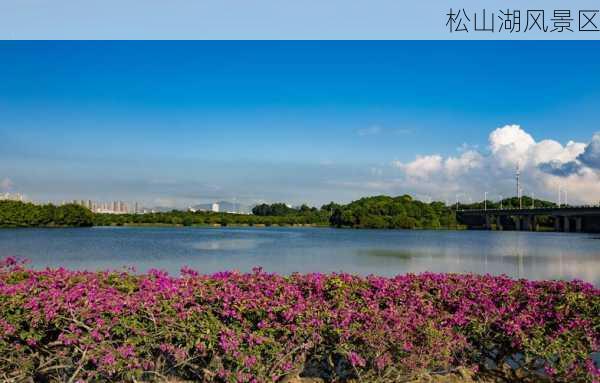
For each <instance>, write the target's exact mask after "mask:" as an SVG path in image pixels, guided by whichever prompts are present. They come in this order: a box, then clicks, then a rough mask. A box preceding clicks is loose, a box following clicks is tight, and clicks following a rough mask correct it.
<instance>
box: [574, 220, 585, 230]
mask: <svg viewBox="0 0 600 383" xmlns="http://www.w3.org/2000/svg"><path fill="white" fill-rule="evenodd" d="M581 221H583V219H582V218H581V217H575V231H576V232H577V233H581Z"/></svg>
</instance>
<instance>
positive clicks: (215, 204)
mask: <svg viewBox="0 0 600 383" xmlns="http://www.w3.org/2000/svg"><path fill="white" fill-rule="evenodd" d="M210 210H211V211H213V212H215V213H218V212H219V204H218V203H216V202H214V203H213V204H212V205H211V208H210Z"/></svg>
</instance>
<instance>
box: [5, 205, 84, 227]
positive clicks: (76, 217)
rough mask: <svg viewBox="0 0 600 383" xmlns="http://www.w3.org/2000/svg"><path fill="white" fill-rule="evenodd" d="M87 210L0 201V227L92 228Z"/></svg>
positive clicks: (80, 207) (78, 207)
mask: <svg viewBox="0 0 600 383" xmlns="http://www.w3.org/2000/svg"><path fill="white" fill-rule="evenodd" d="M92 218H93V214H92V212H91V211H89V210H88V209H86V208H84V207H82V206H79V205H75V204H67V205H62V206H54V205H51V204H49V205H34V204H32V203H23V202H18V201H0V227H3V226H4V227H50V226H74V227H83V226H92V223H93V222H92Z"/></svg>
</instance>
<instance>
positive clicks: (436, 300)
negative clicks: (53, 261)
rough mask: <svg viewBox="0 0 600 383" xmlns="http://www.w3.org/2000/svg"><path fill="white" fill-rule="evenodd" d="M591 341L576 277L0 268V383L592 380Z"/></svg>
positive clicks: (598, 295)
mask: <svg viewBox="0 0 600 383" xmlns="http://www.w3.org/2000/svg"><path fill="white" fill-rule="evenodd" d="M599 346H600V290H598V289H596V288H594V287H593V286H592V285H590V284H587V283H584V282H581V281H571V282H566V281H528V280H513V279H510V278H508V277H505V276H490V275H483V276H482V275H459V274H433V273H424V274H420V275H413V274H407V275H399V276H397V277H393V278H384V277H377V276H369V277H359V276H355V275H348V274H327V275H324V274H292V275H289V276H282V275H276V274H268V273H264V272H262V271H261V270H260V269H257V270H255V271H254V272H252V273H247V274H240V273H236V272H223V273H217V274H213V275H201V274H198V273H197V272H195V271H192V270H189V269H184V270H182V272H181V276H179V277H172V276H169V275H167V274H166V273H164V272H161V271H156V270H154V271H150V272H148V273H146V274H142V275H136V274H133V273H131V272H114V271H113V272H110V271H104V272H85V271H70V270H66V269H62V268H59V269H46V270H32V269H29V268H27V267H26V266H24V265H23V264H21V263H19V262H16V261H15V260H14V259H11V258H9V259H5V260H4V261H1V263H0V379H5V380H11V381H20V380H27V379H30V378H32V379H34V380H36V381H37V380H39V381H71V382H76V381H98V380H100V381H140V380H144V381H149V380H159V381H162V380H168V379H174V378H178V379H190V380H195V381H214V382H267V381H278V380H281V379H282V378H284V377H286V376H288V375H297V374H300V375H308V376H319V377H321V378H323V379H325V380H326V381H345V380H350V379H356V380H362V381H381V382H393V381H399V380H401V379H407V378H410V377H413V376H415V375H417V374H419V373H422V372H430V373H431V372H435V373H444V372H447V371H453V370H455V369H457V368H458V367H463V368H466V369H470V370H471V371H473V372H474V373H476V374H486V373H488V372H490V371H496V372H498V371H502V373H503V374H505V375H510V374H515V376H529V377H530V378H531V379H534V380H535V378H536V377H539V378H540V379H542V378H543V379H552V380H554V381H564V382H571V381H578V382H579V381H581V382H596V381H598V379H599V377H600V370H599V369H598V365H597V361H595V360H594V358H596V357H597V353H598V351H599V349H600V347H599ZM507 366H508V367H507ZM508 378H510V376H508Z"/></svg>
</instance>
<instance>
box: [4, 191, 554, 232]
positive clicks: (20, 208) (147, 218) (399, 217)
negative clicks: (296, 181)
mask: <svg viewBox="0 0 600 383" xmlns="http://www.w3.org/2000/svg"><path fill="white" fill-rule="evenodd" d="M521 203H522V205H523V207H529V206H532V203H533V201H532V200H531V199H530V198H529V197H523V199H522V201H521ZM500 205H502V207H504V208H516V207H519V199H518V198H516V197H514V198H507V199H504V200H503V201H502V202H501V203H500V202H492V201H487V208H488V209H494V208H499V207H500ZM535 206H536V207H552V206H555V204H554V203H552V202H548V201H542V200H537V199H536V200H535ZM457 207H458V209H483V207H484V202H483V201H482V202H477V203H473V204H458V206H457V205H446V204H445V203H443V202H431V203H426V202H422V201H418V200H415V199H413V198H412V197H411V196H409V195H402V196H399V197H389V196H376V197H366V198H361V199H359V200H356V201H353V202H351V203H349V204H346V205H341V204H336V203H334V202H331V203H329V204H326V205H323V206H321V207H320V208H317V207H309V206H307V205H302V206H300V207H289V206H287V205H285V204H283V203H274V204H261V205H257V206H255V207H254V208H253V209H252V214H250V215H249V214H231V213H214V212H191V211H180V210H173V211H170V212H161V213H147V214H101V213H92V212H91V211H90V210H88V209H87V208H85V207H82V206H79V205H76V204H68V205H63V206H54V205H34V204H31V203H23V202H17V201H0V226H1V227H64V226H72V227H85V226H124V225H178V226H200V225H212V226H230V225H247V226H273V225H278V226H292V225H313V226H333V227H347V228H369V229H440V228H457V227H460V223H459V222H457V221H456V214H455V210H456V208H457Z"/></svg>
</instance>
